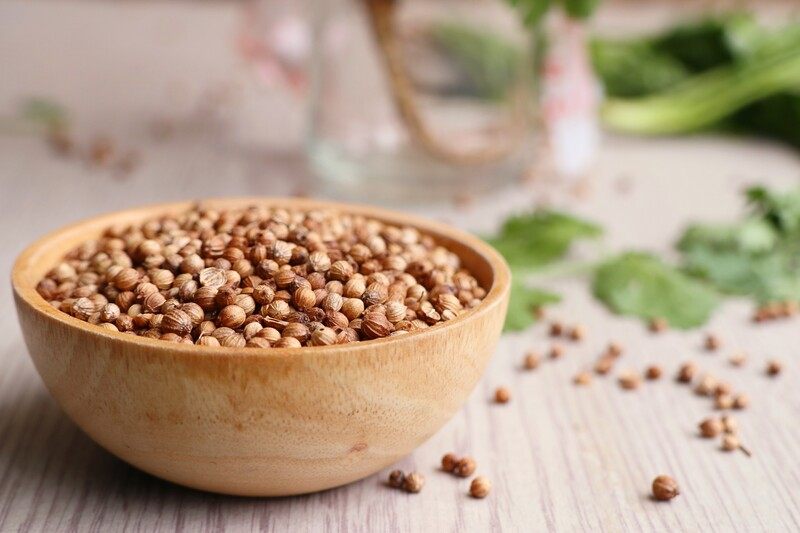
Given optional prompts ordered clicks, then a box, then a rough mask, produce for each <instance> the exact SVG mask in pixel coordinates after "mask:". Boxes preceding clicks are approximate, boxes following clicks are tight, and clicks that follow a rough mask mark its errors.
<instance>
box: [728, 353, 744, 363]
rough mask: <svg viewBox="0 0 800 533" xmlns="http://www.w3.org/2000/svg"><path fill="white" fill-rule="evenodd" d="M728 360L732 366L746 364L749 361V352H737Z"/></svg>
mask: <svg viewBox="0 0 800 533" xmlns="http://www.w3.org/2000/svg"><path fill="white" fill-rule="evenodd" d="M728 362H729V363H730V364H731V366H744V364H745V363H746V362H747V354H746V353H744V352H736V353H734V354H733V355H731V356H730V358H729V359H728Z"/></svg>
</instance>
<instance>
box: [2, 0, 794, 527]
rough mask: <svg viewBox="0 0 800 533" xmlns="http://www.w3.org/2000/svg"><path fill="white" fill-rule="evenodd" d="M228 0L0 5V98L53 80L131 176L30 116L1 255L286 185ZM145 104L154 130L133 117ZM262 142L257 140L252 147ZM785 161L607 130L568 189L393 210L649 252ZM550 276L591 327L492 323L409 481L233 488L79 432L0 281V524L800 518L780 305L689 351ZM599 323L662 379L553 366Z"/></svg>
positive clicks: (782, 170) (635, 363)
mask: <svg viewBox="0 0 800 533" xmlns="http://www.w3.org/2000/svg"><path fill="white" fill-rule="evenodd" d="M237 16H238V15H237V10H236V8H235V6H234V5H231V4H227V3H224V4H215V3H203V4H194V3H192V4H188V3H187V4H183V3H175V4H173V3H158V2H148V3H142V4H139V3H128V2H124V3H120V4H109V3H99V2H97V3H96V2H87V3H74V2H58V3H32V4H29V3H28V2H4V3H3V4H2V5H0V64H2V65H3V67H2V74H0V115H2V114H9V113H12V112H13V111H14V109H15V108H16V105H17V102H18V101H19V99H20V98H24V97H29V96H32V95H43V96H48V97H51V98H55V99H57V100H59V101H61V102H63V103H64V104H65V105H66V106H67V107H68V109H69V110H70V112H71V114H72V116H73V119H74V121H75V123H76V127H77V132H78V135H79V136H83V137H85V138H86V139H89V138H91V137H92V136H94V135H99V134H106V135H110V136H113V138H114V139H115V142H116V143H117V144H118V145H119V146H120V147H123V148H125V149H136V150H137V151H139V153H141V157H142V161H141V165H139V166H138V167H137V168H136V169H135V170H134V171H133V172H131V173H130V174H129V175H127V176H122V177H119V176H117V177H115V176H114V175H113V173H111V172H108V171H106V170H102V169H97V168H88V167H87V166H86V165H85V164H83V163H81V162H79V161H75V160H71V159H64V158H60V157H57V156H55V155H53V153H52V151H51V150H49V149H48V148H47V146H46V145H45V144H44V143H43V142H42V141H41V139H39V138H37V137H35V136H26V135H17V134H13V133H9V132H4V133H3V134H2V135H0V227H2V228H3V231H2V232H0V272H4V273H7V272H9V270H10V266H11V264H12V261H13V259H14V257H15V256H16V254H17V253H18V252H19V251H20V250H21V249H22V248H23V247H24V246H25V245H26V243H28V242H29V241H31V240H32V239H33V238H35V237H36V236H38V235H41V234H42V233H44V232H46V231H48V230H50V229H54V228H56V227H58V226H61V225H63V224H65V223H68V222H71V221H74V220H77V219H80V218H84V217H87V216H90V215H93V214H96V213H101V212H105V211H110V210H113V209H118V208H122V207H126V206H132V205H138V204H143V203H149V202H155V201H159V200H172V199H184V198H193V197H204V196H230V195H245V194H248V195H249V194H288V193H291V192H292V191H295V190H296V188H297V187H298V183H300V184H303V183H305V180H306V178H305V175H304V172H303V166H302V163H301V160H300V157H299V156H298V155H297V152H296V150H295V149H294V146H296V140H297V135H298V132H299V131H300V130H299V122H298V119H297V112H296V108H297V102H295V101H293V97H292V96H291V95H287V94H282V93H280V92H275V91H266V90H264V89H263V88H261V87H259V86H258V85H257V84H256V83H254V82H253V80H252V76H250V73H249V72H247V70H246V68H244V67H243V66H242V65H241V64H240V61H239V60H238V59H237V58H236V56H235V55H234V54H233V52H232V49H231V43H232V42H233V40H234V37H235V30H236V27H237V24H238V19H237ZM143 37H144V38H143ZM231 92H232V93H233V94H234V97H230V94H231ZM209 102H211V103H209ZM209 108H211V109H212V110H213V112H205V111H207V110H208V109H209ZM204 110H205V111H204ZM267 112H268V113H271V115H270V120H271V123H273V124H274V123H276V122H275V121H276V120H278V121H280V123H281V124H282V125H283V126H284V127H283V128H282V131H281V135H276V134H275V133H274V132H271V131H270V128H266V129H265V128H263V127H262V128H261V129H259V127H258V126H260V125H261V121H259V120H256V119H255V118H254V117H258V116H264V115H260V113H267ZM281 114H282V115H281ZM284 115H285V116H284ZM276 116H277V117H278V118H275V117H276ZM165 117H166V118H167V119H169V121H170V124H171V127H170V129H171V130H172V133H171V135H169V136H166V137H165V136H163V135H161V134H158V135H157V134H155V133H154V132H153V128H154V127H156V126H158V124H159V123H161V122H160V121H163V120H164V118H165ZM262 126H263V125H262ZM293 136H294V137H293ZM266 143H270V144H271V145H272V146H273V147H274V146H277V147H278V148H273V149H271V150H270V151H265V150H263V149H261V147H263V146H264V145H265V144H266ZM798 175H800V161H798V158H797V156H796V155H795V154H794V153H792V152H789V151H787V150H784V149H782V148H779V147H776V146H772V145H769V144H760V143H755V142H748V141H743V140H730V139H727V140H726V139H713V138H702V139H701V138H697V139H682V140H660V141H643V140H630V139H628V140H623V139H613V138H612V139H608V140H607V141H606V143H605V145H604V149H603V152H602V154H601V155H600V157H599V161H598V163H597V169H596V173H595V176H594V177H593V179H592V182H591V184H590V187H589V190H588V192H586V193H585V194H584V195H583V197H581V198H576V197H575V196H574V195H572V194H570V193H569V192H567V191H565V190H564V189H563V188H559V187H558V186H551V187H550V188H549V189H550V191H549V192H548V193H547V194H545V193H543V192H542V189H543V187H541V186H539V187H534V186H526V187H525V188H524V189H521V190H516V191H498V193H497V194H496V195H493V196H491V197H487V198H482V199H479V200H478V201H477V202H476V203H475V204H473V205H471V206H470V207H468V208H467V209H465V210H463V209H462V210H459V209H456V208H455V207H453V206H450V205H430V206H415V207H414V210H415V211H418V212H421V213H423V214H427V215H429V216H432V217H436V218H439V219H442V220H447V221H450V222H452V223H454V224H457V225H459V226H462V227H465V228H468V229H471V230H475V231H488V230H491V229H492V228H493V227H495V226H496V225H497V224H498V223H499V222H500V221H501V220H502V218H503V216H504V215H506V214H508V213H510V212H513V211H515V210H519V209H524V208H525V207H527V206H530V205H531V204H532V203H533V202H534V201H542V200H544V199H546V200H548V201H550V202H552V203H554V204H556V205H559V206H562V207H568V208H569V209H572V210H574V211H575V212H577V213H579V214H581V215H584V216H586V217H589V218H592V219H594V220H597V221H598V222H600V223H602V224H603V225H604V227H605V228H606V230H607V233H608V235H607V238H606V245H607V246H608V248H609V249H612V250H613V249H621V248H623V247H638V248H643V249H652V250H657V251H662V252H667V251H668V250H669V247H670V243H671V242H672V241H673V240H674V238H675V237H676V235H677V234H678V232H679V231H680V228H681V227H682V226H683V225H684V224H685V223H686V222H687V221H688V220H696V219H705V220H727V219H729V218H731V217H733V216H735V214H736V213H737V212H738V209H739V208H740V201H739V190H740V189H741V187H742V186H744V185H745V184H748V183H755V182H760V183H767V184H771V185H775V186H781V187H788V186H790V185H792V184H795V183H797V178H798ZM312 192H313V191H312ZM4 275H7V274H4ZM548 286H549V287H551V288H553V289H555V290H558V291H561V292H562V293H563V294H564V295H565V298H564V303H563V304H560V305H559V306H557V307H555V308H553V309H552V310H551V311H550V312H549V313H550V315H551V316H554V317H558V318H561V319H563V320H565V321H567V322H569V323H573V322H581V323H584V324H586V326H587V328H588V331H589V334H588V338H587V339H586V341H584V342H583V343H581V344H579V345H574V346H573V345H570V346H569V348H568V351H567V355H566V356H565V357H564V358H563V359H561V360H559V361H557V362H550V361H547V362H545V363H543V364H542V366H541V367H540V368H539V369H538V370H537V371H535V372H523V371H521V370H520V361H521V358H522V355H523V353H524V352H525V350H527V349H529V348H537V349H541V350H544V349H546V348H547V346H548V339H547V337H546V335H545V325H544V324H540V325H538V326H536V327H534V328H532V329H531V330H529V331H526V332H524V333H520V334H514V335H506V336H504V337H503V339H502V340H501V342H500V344H499V346H498V348H497V353H496V355H495V357H494V359H493V361H492V363H491V365H490V368H489V369H488V371H487V373H486V376H485V377H484V379H483V380H482V381H481V383H480V384H479V386H478V387H477V389H476V390H475V392H474V393H473V394H472V396H471V397H470V399H469V401H468V403H467V405H466V406H465V407H464V409H462V410H461V411H460V412H459V413H458V414H457V415H456V416H455V417H454V418H453V419H452V420H451V421H450V422H449V423H448V424H447V425H446V426H445V427H444V428H442V430H441V431H439V432H438V433H437V434H436V435H434V436H433V437H432V438H431V439H430V440H429V441H428V442H426V443H425V444H423V445H422V446H421V447H420V448H419V449H418V450H417V451H415V452H414V453H413V454H412V455H411V456H409V457H408V458H406V459H404V460H403V461H401V462H400V463H399V464H398V465H397V467H399V468H403V469H408V470H411V469H415V470H419V471H421V472H422V473H424V474H425V476H426V478H427V485H426V487H425V489H424V491H423V492H422V493H421V494H418V495H407V494H403V493H400V492H397V491H393V490H390V489H388V488H386V487H385V486H384V485H383V484H382V481H383V478H384V476H385V474H386V472H382V473H380V474H378V475H375V476H372V477H369V478H367V479H364V480H362V481H360V482H357V483H353V484H351V485H349V486H346V487H341V488H338V489H333V490H329V491H326V492H324V493H320V494H312V495H307V496H302V497H293V498H281V499H244V498H231V497H225V496H217V495H212V494H205V493H201V492H196V491H192V490H187V489H183V488H181V487H178V486H175V485H172V484H169V483H166V482H162V481H160V480H158V479H155V478H153V477H151V476H148V475H146V474H143V473H141V472H139V471H137V470H136V469H134V468H132V467H129V466H127V465H126V464H124V463H122V462H121V461H119V460H117V459H115V458H114V457H112V456H111V455H109V454H108V453H106V452H105V451H103V450H102V449H100V448H99V447H98V446H97V445H95V444H94V443H92V442H91V441H90V440H89V439H88V438H87V437H86V436H85V435H84V434H83V433H82V432H81V431H80V430H78V429H77V428H76V427H75V425H74V424H73V423H72V422H71V421H70V420H69V419H67V418H66V417H65V416H64V414H63V413H62V412H61V411H60V410H59V408H58V406H57V405H55V403H54V402H53V401H52V400H51V399H50V397H49V396H48V394H47V392H46V390H45V389H44V387H43V385H42V383H41V381H40V380H39V378H38V376H37V375H36V371H35V369H34V368H33V365H32V364H31V362H30V360H29V358H28V355H27V353H26V349H25V346H24V344H23V341H22V338H21V335H20V331H19V328H18V326H17V324H16V316H15V312H14V310H13V306H12V301H11V295H10V290H9V285H8V283H2V284H0V363H1V364H2V371H0V531H18V530H20V531H27V530H33V531H55V530H76V531H86V530H95V531H117V530H123V529H127V530H146V531H155V530H178V529H179V530H186V531H206V530H208V531H211V530H215V531H216V530H229V531H237V530H252V529H263V530H274V531H287V530H292V531H389V530H400V531H487V530H491V531H499V530H504V531H541V530H551V531H575V530H578V531H584V530H601V529H602V530H608V531H620V530H624V531H678V530H681V531H725V532H727V531H771V532H772V531H798V530H800V489H798V487H800V461H799V460H798V451H797V450H798V443H799V442H800V387H798V386H797V384H798V380H799V379H800V365H799V364H798V355H797V350H798V345H800V342H798V341H800V329H798V323H797V321H796V320H792V321H787V322H783V323H775V324H770V325H765V326H759V327H756V326H753V325H752V324H751V323H750V322H749V315H750V312H751V306H750V305H749V304H748V303H747V302H743V301H729V302H727V303H726V304H725V305H724V306H723V308H722V309H721V310H720V311H719V312H718V313H717V314H716V315H715V317H714V319H713V321H712V322H711V324H709V326H708V328H705V329H708V330H713V331H715V332H717V333H718V334H719V335H720V337H721V338H722V339H723V341H724V346H723V348H722V349H721V350H720V352H719V353H716V354H709V353H707V352H704V351H703V350H702V349H701V346H700V345H701V341H702V337H703V333H704V331H705V329H704V330H703V331H689V332H668V333H665V334H663V335H659V336H652V335H650V334H648V333H647V332H646V331H645V330H644V328H643V327H642V326H641V324H640V323H638V322H637V321H634V320H630V319H622V318H619V317H615V316H612V315H610V314H609V313H608V312H606V311H605V310H604V309H603V308H601V307H600V306H598V305H597V304H596V303H595V302H594V301H593V300H592V298H591V296H590V295H589V293H588V291H587V287H586V284H585V282H584V281H581V280H576V279H556V280H551V281H549V282H548ZM610 339H617V340H619V341H621V342H622V343H623V344H624V345H625V346H626V354H625V356H624V357H623V358H622V360H621V362H620V365H619V368H620V369H622V368H632V369H639V370H641V369H643V368H644V367H645V366H646V365H648V364H651V363H657V364H659V365H661V366H662V367H663V368H664V369H665V372H666V377H665V379H662V380H661V381H659V382H656V383H647V384H645V385H643V386H642V387H641V388H640V389H639V390H637V391H631V392H624V391H622V390H621V389H620V388H619V387H618V386H617V385H616V383H615V381H614V379H613V377H608V378H605V379H597V380H595V382H594V383H593V384H592V385H591V386H589V387H585V388H577V387H575V386H573V385H572V383H571V378H572V376H573V375H574V374H575V373H576V372H577V371H578V370H580V369H582V368H585V367H586V366H587V365H589V364H590V363H591V361H592V360H593V359H594V358H595V357H596V355H597V354H598V353H599V351H600V350H601V349H602V347H603V346H604V345H605V344H606V343H607V342H608V341H609V340H610ZM739 349H741V350H745V351H747V352H748V353H749V354H750V360H749V362H748V364H747V365H746V366H745V367H744V368H740V369H734V368H732V367H730V366H729V365H728V364H727V362H726V361H727V356H728V355H730V354H731V353H732V352H733V351H734V350H739ZM770 357H776V358H779V359H781V360H782V361H784V363H785V366H786V369H785V371H784V373H783V374H782V375H781V376H780V377H779V378H777V379H769V378H767V377H766V376H765V375H764V373H763V367H764V362H765V360H766V359H767V358H770ZM687 360H693V361H695V362H697V363H698V365H700V367H701V368H703V369H706V370H708V371H711V372H714V373H715V374H716V375H718V376H720V377H722V378H724V379H727V380H729V381H730V382H731V383H732V384H733V385H734V386H735V387H736V388H737V389H739V390H743V391H746V392H748V393H749V394H750V395H751V397H752V399H753V403H752V408H750V409H748V410H747V411H744V412H742V413H741V415H740V416H739V418H740V423H741V426H742V430H741V435H742V439H743V441H744V442H745V443H746V444H747V445H748V446H749V448H750V449H752V451H753V456H752V458H748V457H746V456H745V455H744V454H741V453H732V454H726V453H723V452H721V451H719V450H718V449H717V443H715V442H712V441H708V440H704V439H700V438H698V437H697V436H696V429H695V428H696V424H697V422H698V421H699V420H701V419H702V418H703V417H705V416H707V415H709V414H710V413H711V412H712V411H711V409H710V405H709V401H708V400H707V399H702V398H699V397H697V396H695V395H693V394H691V392H690V391H689V390H688V389H687V388H686V387H682V386H679V385H677V384H675V383H674V382H673V380H672V379H671V376H672V374H673V373H674V371H675V369H676V368H677V367H678V365H680V364H681V363H682V362H683V361H687ZM499 385H505V386H507V387H509V388H510V389H511V391H512V394H513V398H512V400H511V402H510V403H509V404H507V405H504V406H499V405H495V404H493V403H492V402H491V401H490V398H491V395H492V393H493V390H494V388H495V387H496V386H499ZM448 451H454V452H457V453H464V454H471V455H473V456H474V457H475V458H476V459H477V462H478V465H479V467H478V472H479V473H481V474H484V475H486V476H488V477H489V478H490V479H491V480H492V481H493V483H494V490H493V492H492V493H491V495H490V496H489V497H488V498H487V499H485V500H473V499H471V498H469V497H468V496H467V495H466V492H467V488H468V481H467V480H456V479H455V478H453V477H451V476H449V475H446V474H443V473H441V472H439V471H437V465H438V462H439V458H440V457H441V455H442V454H444V453H445V452H448ZM661 473H667V474H670V475H672V476H674V477H675V478H676V479H677V480H678V481H679V483H680V485H681V488H682V491H683V493H682V495H681V496H680V497H679V498H677V499H676V500H674V501H672V502H670V503H667V504H664V503H657V502H653V501H651V500H650V499H649V496H648V495H649V486H650V482H651V480H652V478H653V477H654V476H656V475H657V474H661Z"/></svg>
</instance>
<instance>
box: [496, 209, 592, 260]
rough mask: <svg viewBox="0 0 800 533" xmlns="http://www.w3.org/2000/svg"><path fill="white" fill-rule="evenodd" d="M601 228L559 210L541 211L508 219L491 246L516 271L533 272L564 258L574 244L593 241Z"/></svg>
mask: <svg viewBox="0 0 800 533" xmlns="http://www.w3.org/2000/svg"><path fill="white" fill-rule="evenodd" d="M602 233H603V231H602V229H601V228H600V227H599V226H597V225H596V224H593V223H591V222H587V221H585V220H582V219H579V218H576V217H573V216H571V215H568V214H566V213H560V212H557V211H547V210H539V211H534V212H533V213H529V214H525V215H518V216H514V217H511V218H509V219H508V220H506V222H505V223H504V224H503V227H502V228H501V230H500V233H499V234H498V235H497V236H496V237H494V238H492V239H489V243H490V244H491V245H492V246H494V247H495V248H497V250H498V251H499V252H500V253H501V254H503V256H504V257H505V258H506V261H508V263H509V265H511V267H512V268H514V269H523V270H530V269H535V268H539V267H542V266H545V265H547V264H549V263H552V262H553V261H555V260H557V259H561V258H562V257H563V256H564V255H565V254H566V253H567V251H568V250H569V248H570V246H571V245H572V243H573V242H575V241H576V240H579V239H594V238H597V237H599V236H600V235H602Z"/></svg>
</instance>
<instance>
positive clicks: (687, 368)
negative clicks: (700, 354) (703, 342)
mask: <svg viewBox="0 0 800 533" xmlns="http://www.w3.org/2000/svg"><path fill="white" fill-rule="evenodd" d="M695 374H697V366H696V365H695V364H694V363H692V362H688V363H684V364H682V365H681V367H680V369H679V370H678V375H677V380H678V381H679V382H681V383H691V381H692V380H693V379H694V376H695Z"/></svg>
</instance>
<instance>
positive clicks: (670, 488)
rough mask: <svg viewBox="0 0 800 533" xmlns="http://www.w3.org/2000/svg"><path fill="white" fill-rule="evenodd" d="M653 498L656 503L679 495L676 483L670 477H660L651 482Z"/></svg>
mask: <svg viewBox="0 0 800 533" xmlns="http://www.w3.org/2000/svg"><path fill="white" fill-rule="evenodd" d="M652 491H653V498H655V499H656V500H658V501H669V500H671V499H672V498H674V497H675V496H677V495H679V494H680V493H681V491H680V488H678V483H677V482H676V481H675V480H674V479H672V478H671V477H670V476H665V475H661V476H658V477H657V478H655V479H654V480H653V486H652Z"/></svg>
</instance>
